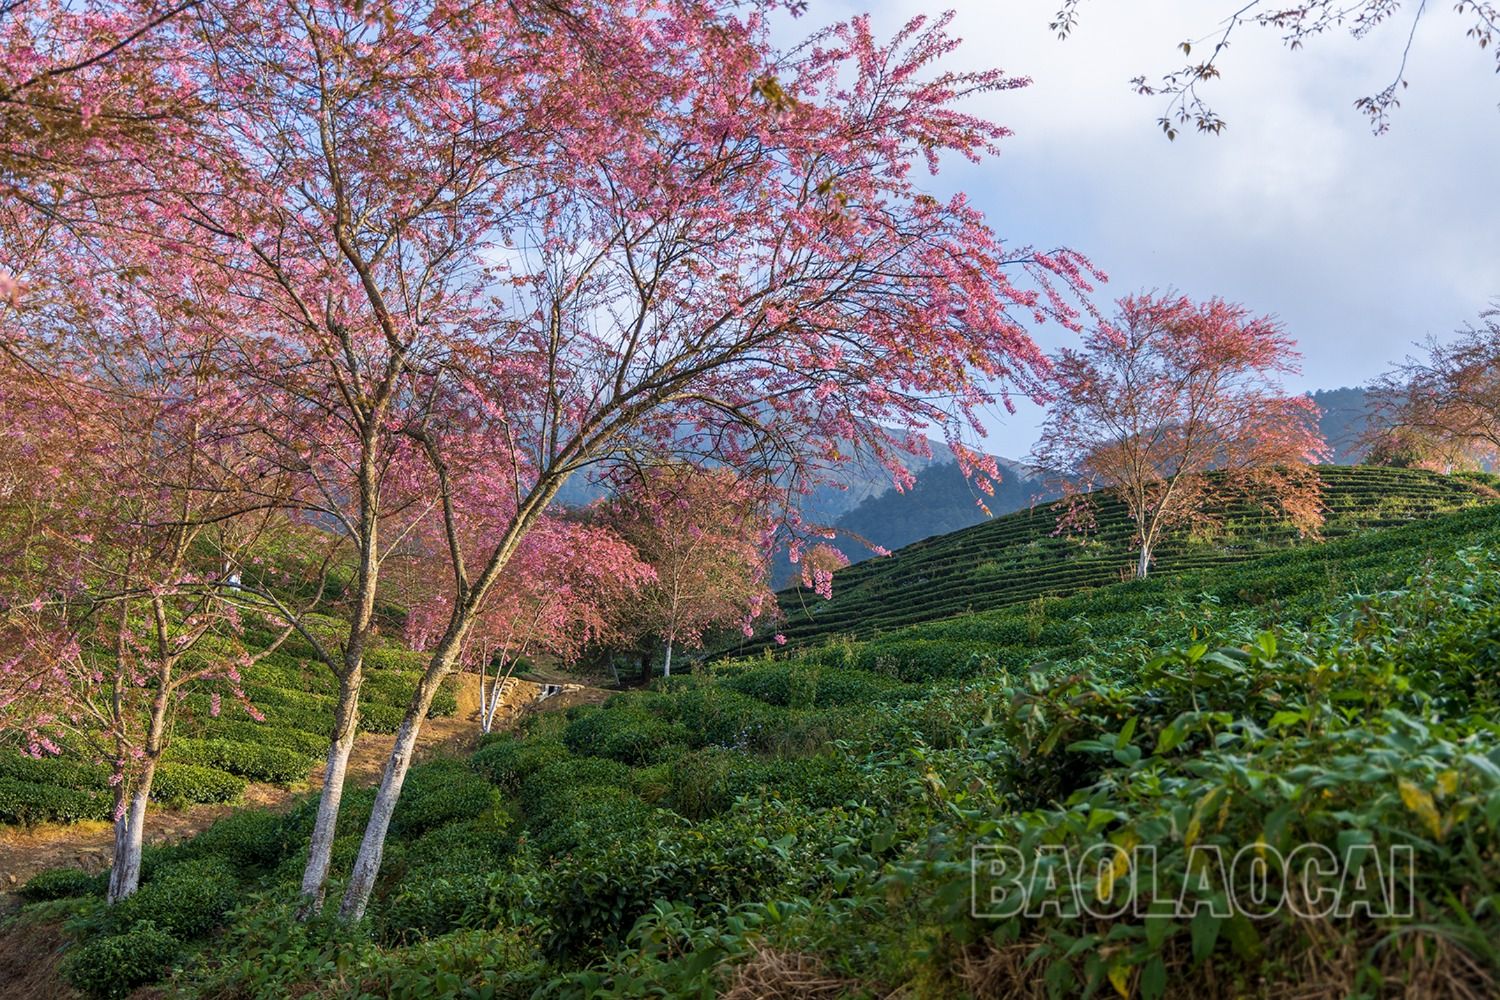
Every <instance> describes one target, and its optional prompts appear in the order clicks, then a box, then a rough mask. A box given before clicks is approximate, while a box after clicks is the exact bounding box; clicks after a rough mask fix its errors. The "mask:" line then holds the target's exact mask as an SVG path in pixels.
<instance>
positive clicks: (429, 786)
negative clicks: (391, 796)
mask: <svg viewBox="0 0 1500 1000" xmlns="http://www.w3.org/2000/svg"><path fill="white" fill-rule="evenodd" d="M499 800H500V797H499V794H498V793H497V792H496V791H495V789H494V788H493V787H491V785H490V784H489V782H487V781H485V780H484V778H483V777H482V776H481V775H478V774H476V773H474V771H472V770H471V769H470V768H469V767H468V766H467V765H466V764H465V763H464V762H463V761H460V760H439V761H433V762H432V763H428V764H420V765H418V766H416V767H413V768H412V769H411V771H410V773H408V774H407V776H406V783H405V785H404V786H403V787H402V789H401V797H400V799H398V800H397V802H396V811H395V813H394V814H392V816H391V832H392V833H393V834H396V835H398V836H400V837H403V838H407V837H414V836H416V835H418V834H421V833H424V832H426V831H428V830H431V829H434V828H435V827H439V826H442V825H443V824H445V823H451V822H453V821H455V820H465V819H472V818H473V817H475V816H478V815H479V814H480V813H483V812H485V811H486V810H488V809H491V808H493V807H494V806H496V805H498V803H499Z"/></svg>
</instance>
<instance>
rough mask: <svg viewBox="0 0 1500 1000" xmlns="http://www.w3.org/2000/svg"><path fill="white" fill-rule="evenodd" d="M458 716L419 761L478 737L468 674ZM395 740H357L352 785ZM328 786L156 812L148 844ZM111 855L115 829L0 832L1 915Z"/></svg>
mask: <svg viewBox="0 0 1500 1000" xmlns="http://www.w3.org/2000/svg"><path fill="white" fill-rule="evenodd" d="M539 691H540V686H539V685H536V684H532V683H531V682H529V681H522V680H513V681H512V682H511V684H510V687H509V688H508V689H507V691H506V697H505V698H504V699H503V701H502V705H501V708H500V711H499V713H498V718H497V719H496V720H495V725H496V728H497V729H500V728H505V727H508V726H510V725H512V724H513V723H514V720H515V719H516V718H517V716H519V714H520V713H521V712H523V711H526V710H527V709H529V708H530V707H531V706H532V704H533V703H535V699H536V696H537V694H538V693H539ZM457 694H458V711H456V712H454V713H453V714H452V715H448V716H443V717H440V718H435V719H428V720H427V722H426V723H425V724H424V725H423V726H422V732H421V735H420V737H419V742H418V749H417V754H418V757H419V759H420V758H430V757H434V756H446V755H450V754H455V753H459V752H461V751H462V750H464V749H465V748H466V747H467V746H469V745H470V744H472V743H473V742H474V741H475V739H476V738H477V736H478V734H479V724H478V718H479V690H478V681H477V680H476V679H475V678H474V677H472V676H469V675H465V676H463V677H461V678H460V683H459V688H458V692H457ZM576 700H577V694H576V693H575V692H573V691H565V692H563V693H562V694H561V695H554V696H553V697H552V698H548V699H547V700H546V701H543V702H540V703H536V704H537V707H545V708H546V709H548V710H552V709H553V708H563V707H566V706H567V705H568V704H572V703H574V702H576ZM391 740H392V737H391V736H390V735H389V734H382V733H362V734H360V735H359V736H358V737H356V739H355V743H354V751H353V753H352V754H351V755H350V757H349V777H348V780H349V781H350V782H351V783H352V784H353V786H354V787H359V786H364V785H373V784H375V782H376V781H377V780H378V779H379V778H380V772H381V770H382V769H383V768H384V767H385V760H386V757H387V756H388V755H389V754H390V751H391ZM322 787H323V768H322V766H321V765H319V766H318V767H316V768H314V769H313V771H312V773H311V774H309V775H308V778H307V781H306V782H305V783H304V784H301V785H297V786H294V787H292V788H281V787H280V786H277V785H264V784H257V783H251V785H250V786H249V787H248V788H246V789H245V794H244V796H243V797H242V798H241V800H240V801H239V802H236V803H229V804H225V805H197V806H187V807H185V808H182V809H166V808H155V807H153V808H152V809H151V810H150V812H149V813H148V814H147V818H146V842H147V843H148V844H162V843H175V842H177V841H180V840H186V839H188V838H189V837H192V836H193V835H194V834H197V833H199V832H201V831H203V830H206V829H207V828H208V827H210V826H212V825H213V823H214V822H215V821H216V820H218V819H221V818H222V817H224V816H227V815H229V814H230V813H232V812H234V811H236V810H238V809H243V808H245V807H246V806H261V807H268V808H273V809H282V808H286V807H287V806H289V805H290V804H291V803H292V801H293V800H294V799H296V798H298V797H299V796H301V795H303V794H305V793H306V792H308V791H316V790H317V789H319V788H322ZM113 853H114V834H113V827H112V825H111V824H109V823H104V822H94V821H90V822H82V823H66V824H64V823H43V824H39V825H37V826H34V827H28V828H20V827H0V913H3V912H5V911H6V910H7V909H9V908H10V907H9V906H7V905H6V904H11V905H14V901H13V900H9V899H6V898H5V897H6V896H7V895H8V894H9V893H11V892H13V891H14V890H15V889H17V888H19V887H20V886H22V885H24V884H25V883H26V881H27V880H28V879H29V878H31V876H33V875H35V874H36V873H37V872H39V871H43V870H45V869H48V868H66V867H77V868H82V869H83V870H84V871H87V872H100V871H104V870H105V869H106V868H108V867H109V865H110V860H111V857H112V856H113Z"/></svg>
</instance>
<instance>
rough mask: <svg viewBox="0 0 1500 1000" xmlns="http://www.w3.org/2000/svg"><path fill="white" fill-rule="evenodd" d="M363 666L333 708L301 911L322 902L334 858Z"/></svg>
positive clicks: (343, 682)
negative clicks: (336, 832)
mask: <svg viewBox="0 0 1500 1000" xmlns="http://www.w3.org/2000/svg"><path fill="white" fill-rule="evenodd" d="M362 680H363V670H362V668H361V669H360V670H359V671H358V672H356V673H355V674H354V675H353V676H352V677H344V678H341V679H340V681H339V701H338V705H337V707H336V708H335V710H334V724H333V739H332V740H331V741H330V742H329V744H328V760H327V763H326V765H325V766H324V768H323V791H322V793H321V794H320V795H319V797H318V815H317V819H316V820H314V822H313V832H312V839H311V841H310V842H309V846H308V853H307V866H306V867H305V868H304V869H303V870H302V915H303V916H307V915H310V914H312V913H315V912H316V911H317V910H319V909H321V908H322V906H323V894H324V890H325V888H326V887H327V884H328V869H329V866H330V865H331V864H332V862H333V840H334V832H335V830H336V829H337V827H338V821H339V803H340V802H341V801H342V800H343V797H344V777H345V775H346V774H347V773H348V770H349V755H350V753H352V752H353V750H354V738H355V735H356V732H357V730H358V726H359V688H360V683H361V681H362Z"/></svg>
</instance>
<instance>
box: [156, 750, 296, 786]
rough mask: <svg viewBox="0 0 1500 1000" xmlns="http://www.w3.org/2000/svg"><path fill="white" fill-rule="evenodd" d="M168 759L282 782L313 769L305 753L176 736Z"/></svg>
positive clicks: (291, 779)
mask: <svg viewBox="0 0 1500 1000" xmlns="http://www.w3.org/2000/svg"><path fill="white" fill-rule="evenodd" d="M166 760H167V761H170V762H172V763H181V764H199V765H203V766H206V767H213V768H217V769H219V770H220V771H228V772H229V773H230V774H237V775H239V776H240V777H242V778H249V779H250V780H251V781H268V782H272V783H275V784H280V785H286V784H291V783H292V782H294V781H301V780H303V779H305V778H306V777H307V772H308V770H309V764H308V760H307V756H306V755H305V754H300V753H297V752H295V751H292V750H284V749H282V748H281V747H274V746H263V745H258V744H254V743H235V742H232V741H230V740H193V739H188V740H182V739H179V740H174V741H173V743H172V745H171V746H170V747H168V748H167V752H166Z"/></svg>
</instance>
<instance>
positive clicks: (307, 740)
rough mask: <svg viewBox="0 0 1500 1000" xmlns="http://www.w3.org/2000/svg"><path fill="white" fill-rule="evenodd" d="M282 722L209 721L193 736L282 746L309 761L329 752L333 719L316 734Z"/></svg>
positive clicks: (324, 722)
mask: <svg viewBox="0 0 1500 1000" xmlns="http://www.w3.org/2000/svg"><path fill="white" fill-rule="evenodd" d="M277 721H279V720H270V719H268V720H267V721H266V722H254V721H252V720H249V719H225V718H222V717H221V718H218V719H209V720H207V721H206V722H203V723H200V724H199V725H198V726H197V727H196V728H195V729H194V730H193V732H192V734H191V735H193V736H196V737H199V738H201V739H210V740H228V741H229V742H231V743H254V744H258V745H260V746H270V747H280V748H281V749H283V750H291V751H294V752H296V753H300V754H304V755H305V756H306V757H307V758H308V760H317V759H319V758H321V757H323V756H324V755H326V754H327V753H328V732H327V730H328V729H329V728H330V726H331V720H329V719H327V718H325V719H324V720H323V725H321V726H320V727H319V729H318V730H317V731H314V732H307V731H305V730H302V729H294V728H289V727H287V726H284V725H277V724H276V722H277Z"/></svg>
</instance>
